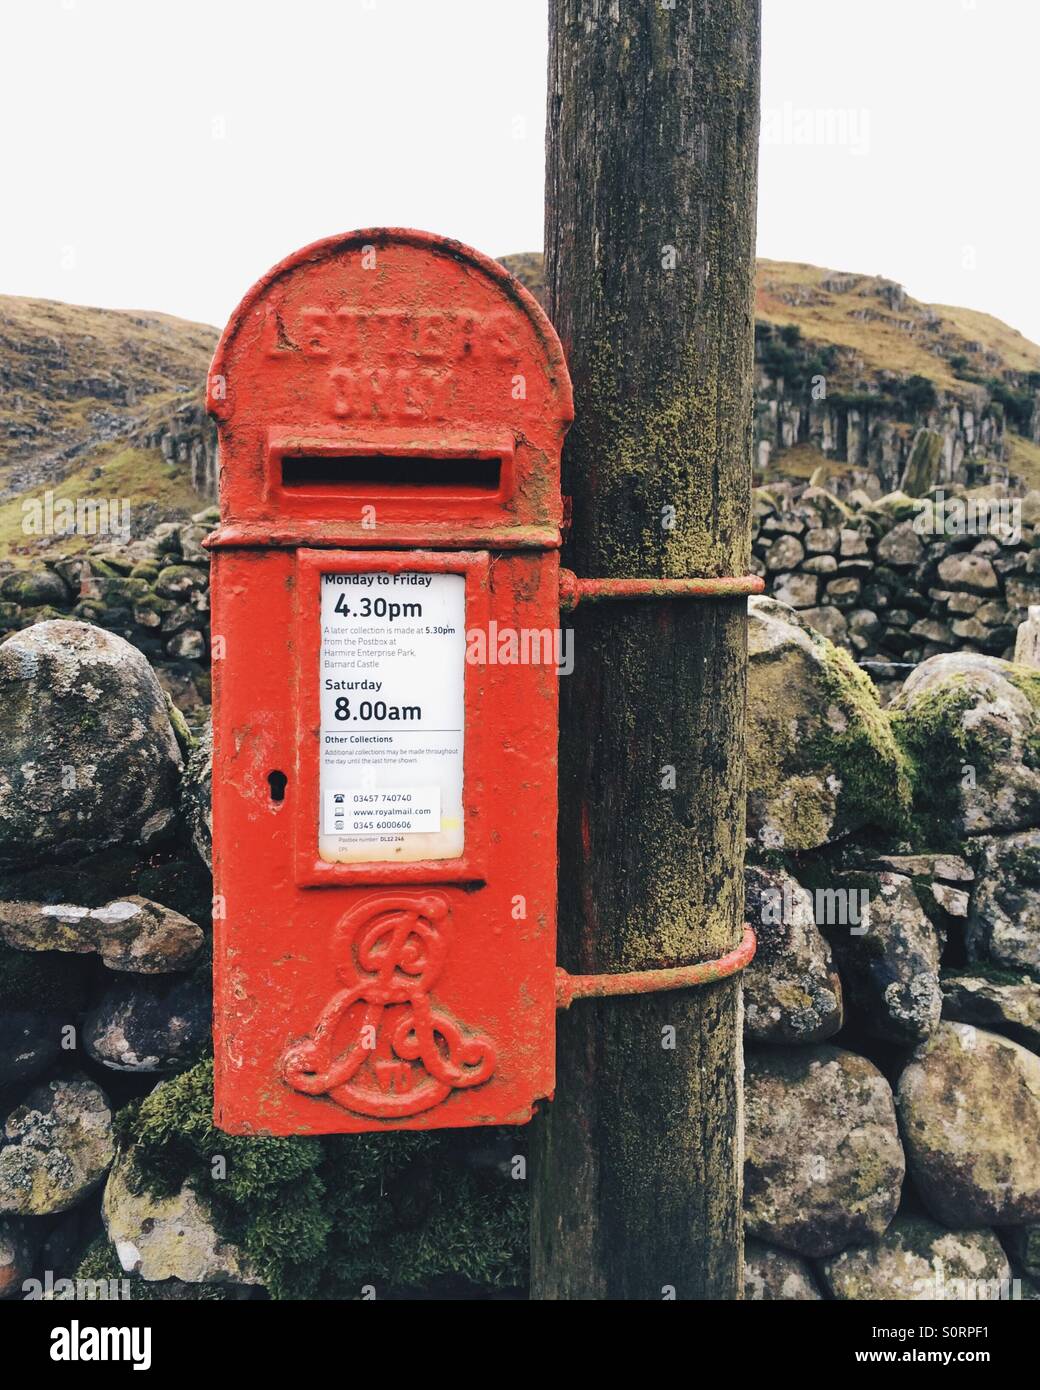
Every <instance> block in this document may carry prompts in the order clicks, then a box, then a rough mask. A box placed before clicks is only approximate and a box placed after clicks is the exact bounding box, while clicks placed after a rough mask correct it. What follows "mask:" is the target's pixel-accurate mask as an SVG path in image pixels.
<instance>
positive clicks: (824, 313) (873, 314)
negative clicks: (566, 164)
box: [502, 252, 1040, 390]
mask: <svg viewBox="0 0 1040 1390" xmlns="http://www.w3.org/2000/svg"><path fill="white" fill-rule="evenodd" d="M502 264H503V265H504V266H506V268H507V269H508V270H510V271H511V272H512V274H513V275H515V276H516V278H517V279H518V280H519V281H520V282H521V284H523V285H526V286H527V288H528V289H529V290H531V291H532V292H533V293H534V294H535V295H537V296H538V297H539V298H541V297H542V295H543V293H544V287H545V278H544V275H543V271H542V257H541V256H540V255H539V254H538V253H537V252H526V253H524V254H522V255H515V256H503V257H502ZM755 279H756V284H755V291H756V293H755V317H756V318H757V319H758V320H759V321H760V322H762V323H768V324H773V325H774V326H776V327H782V326H783V325H785V324H793V325H795V326H796V327H797V328H799V329H800V330H801V333H802V336H803V337H804V338H806V339H808V340H809V341H811V342H815V343H820V344H823V345H829V346H832V347H838V348H846V349H849V350H850V351H852V352H854V353H856V354H857V356H858V357H859V359H860V360H861V362H862V365H863V370H864V372H867V373H869V372H895V373H899V374H906V375H918V376H923V377H927V378H928V379H929V380H930V381H932V382H934V383H935V385H936V386H939V387H943V388H944V389H947V390H956V389H957V388H958V387H962V386H963V385H964V384H965V382H968V383H970V382H971V379H972V377H973V376H977V377H979V378H982V379H985V378H988V377H991V376H1000V375H1001V373H1003V372H1005V371H1011V372H1018V373H1021V374H1023V375H1028V374H1030V373H1037V374H1040V346H1037V344H1036V343H1031V342H1030V341H1029V339H1028V338H1025V337H1023V336H1022V334H1021V333H1019V332H1017V331H1016V330H1015V329H1014V328H1009V327H1008V325H1007V324H1006V323H1001V321H1000V320H999V319H995V318H993V317H992V315H990V314H982V313H979V312H977V311H976V310H975V309H958V308H955V307H951V306H950V305H946V304H922V303H920V302H919V301H918V300H916V299H912V298H911V297H910V295H908V294H907V293H906V291H905V290H903V288H902V287H901V286H900V285H897V284H896V283H895V282H894V281H892V280H885V279H882V278H881V277H880V276H878V275H857V274H854V273H852V272H848V271H838V270H825V269H822V268H821V267H819V266H814V265H799V264H796V263H793V262H788V261H767V260H760V261H759V262H758V269H757V273H756V277H755ZM1038 384H1040V383H1038Z"/></svg>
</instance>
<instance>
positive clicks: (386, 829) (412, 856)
mask: <svg viewBox="0 0 1040 1390" xmlns="http://www.w3.org/2000/svg"><path fill="white" fill-rule="evenodd" d="M465 628H466V581H465V578H464V577H463V576H462V575H461V574H428V573H422V572H419V571H407V572H405V573H402V574H389V573H386V572H383V571H370V572H368V573H351V574H323V575H322V583H321V658H320V662H319V672H318V680H319V690H320V697H321V765H320V806H319V808H318V810H319V826H318V851H319V854H320V855H321V858H322V859H324V860H325V861H326V862H328V863H364V862H379V861H382V862H385V861H399V862H409V861H414V860H417V859H454V858H457V857H458V856H459V855H460V854H461V853H462V851H463V842H464V834H463V816H462V777H463V737H464V732H465V702H464V696H465V672H466V632H465Z"/></svg>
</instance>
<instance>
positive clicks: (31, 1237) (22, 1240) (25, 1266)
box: [0, 1216, 40, 1298]
mask: <svg viewBox="0 0 1040 1390" xmlns="http://www.w3.org/2000/svg"><path fill="white" fill-rule="evenodd" d="M39 1244H40V1233H39V1230H38V1228H37V1227H36V1226H35V1225H34V1224H33V1223H32V1222H31V1221H28V1220H22V1219H21V1218H19V1217H17V1216H0V1298H20V1297H23V1296H24V1291H23V1289H22V1285H23V1283H24V1282H25V1280H26V1279H28V1278H29V1276H30V1275H31V1274H32V1267H33V1260H34V1259H35V1258H36V1251H37V1249H38V1247H39Z"/></svg>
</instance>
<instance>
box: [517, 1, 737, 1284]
mask: <svg viewBox="0 0 1040 1390" xmlns="http://www.w3.org/2000/svg"><path fill="white" fill-rule="evenodd" d="M549 10H550V20H549V23H550V53H549V94H548V128H547V154H548V172H547V192H546V253H547V258H546V271H547V284H548V293H549V309H550V316H551V317H552V318H553V320H554V322H555V324H556V327H557V329H558V331H559V332H560V335H561V337H562V339H563V342H564V347H565V349H566V350H567V353H568V357H569V361H570V367H571V374H572V378H573V381H574V390H575V402H576V409H577V419H576V423H575V425H574V427H573V429H572V431H571V434H570V436H569V439H568V443H567V446H566V448H565V452H564V493H565V494H569V495H570V496H571V497H572V498H573V529H572V531H571V533H570V536H569V539H568V543H567V546H566V548H565V553H564V563H565V564H566V565H568V566H569V567H570V568H571V569H573V570H575V571H576V573H577V574H578V575H580V576H590V577H599V576H603V577H614V576H618V577H620V576H625V575H631V576H636V577H647V578H654V577H661V576H668V577H681V576H686V575H691V576H692V575H722V574H741V573H744V572H745V571H746V569H747V565H748V560H749V542H750V537H749V505H750V479H751V404H752V366H753V361H752V355H753V319H752V291H753V275H754V237H755V185H756V166H757V140H758V101H759V93H758V82H759V11H758V0H676V5H675V8H674V9H664V8H660V7H659V5H657V4H654V3H646V4H628V3H618V0H613V2H612V3H605V2H604V0H600V3H588V0H585V2H584V3H581V0H550V5H549ZM667 508H673V509H674V513H671V514H670V513H668V512H667V511H666V510H665V509H667ZM669 519H674V525H673V526H671V527H670V526H669V525H668V520H669ZM744 609H745V600H743V599H727V600H719V601H705V600H696V601H682V600H678V601H646V602H621V603H618V602H611V603H604V604H598V605H594V606H590V607H589V608H588V610H587V611H586V610H585V609H584V608H579V609H578V611H577V612H576V613H575V614H574V615H573V617H572V622H573V626H574V628H575V637H576V667H575V671H574V674H573V675H572V676H570V677H567V678H565V679H563V680H562V681H561V732H560V793H561V805H560V832H559V846H560V946H559V959H560V964H561V965H562V966H564V967H565V968H566V969H567V970H570V971H572V972H586V971H607V970H638V969H642V968H647V967H652V966H664V965H674V964H681V963H685V962H688V961H693V960H699V959H704V958H707V957H711V956H716V955H721V954H722V953H723V952H725V951H727V950H729V949H731V948H732V947H733V946H734V945H735V944H736V943H737V942H738V941H739V940H740V933H741V921H742V912H743V875H742V867H743V848H744V771H743V768H744V711H745V702H746V623H745V617H744ZM668 768H674V789H669V788H668V786H667V783H668V780H669V777H668V772H667V769H668ZM662 784H665V785H662ZM666 1028H674V1030H675V1047H674V1049H669V1048H667V1047H664V1046H662V1040H663V1036H664V1034H663V1030H664V1029H666ZM741 1070H742V1058H741V1016H740V995H739V985H738V984H737V983H735V982H725V983H721V984H718V985H713V986H710V987H707V988H702V989H696V990H688V991H682V992H674V993H665V994H659V995H654V996H648V997H643V998H632V999H618V1000H591V1001H578V1002H577V1003H576V1004H575V1005H574V1007H573V1008H572V1009H571V1010H570V1011H569V1012H568V1013H567V1014H565V1015H562V1016H561V1017H560V1019H559V1033H558V1057H557V1074H558V1079H557V1093H556V1094H557V1099H556V1100H555V1101H554V1102H553V1104H552V1105H550V1106H547V1107H545V1109H544V1113H543V1114H542V1115H540V1116H539V1117H538V1119H537V1120H536V1122H535V1126H534V1132H533V1135H532V1159H531V1174H532V1181H533V1189H534V1200H533V1209H532V1288H531V1292H532V1297H534V1298H541V1299H552V1298H561V1299H583V1298H584V1299H592V1298H619V1299H660V1298H662V1297H667V1296H669V1292H668V1291H669V1290H670V1289H672V1290H674V1296H675V1297H677V1298H680V1299H731V1298H737V1297H739V1296H740V1293H741V1282H742V1263H743V1260H742V1250H741V1232H740V1228H741V1221H740V1196H741V1183H740V1170H741V1166H742V1153H741V1130H742V1115H741V1082H740V1076H741Z"/></svg>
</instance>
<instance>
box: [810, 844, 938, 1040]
mask: <svg viewBox="0 0 1040 1390" xmlns="http://www.w3.org/2000/svg"><path fill="white" fill-rule="evenodd" d="M835 885H836V888H835V890H834V898H835V900H836V902H837V903H838V905H839V906H841V907H843V908H844V909H845V912H844V915H845V917H846V919H847V920H846V921H844V922H842V921H838V922H834V923H830V924H827V925H826V926H825V930H826V932H827V935H828V938H829V940H830V942H831V945H832V946H833V947H834V954H835V956H836V958H837V962H838V969H839V971H840V973H841V978H842V981H843V982H844V985H845V989H846V997H847V1000H848V1003H849V1007H850V1012H852V1013H853V1014H854V1015H855V1017H856V1019H857V1021H858V1022H859V1023H860V1024H861V1026H862V1027H863V1028H865V1030H866V1031H867V1032H868V1033H870V1034H871V1035H872V1036H873V1037H877V1038H883V1039H885V1040H886V1041H888V1042H897V1043H916V1042H920V1041H921V1039H922V1038H927V1037H928V1036H929V1034H930V1033H932V1032H934V1030H935V1028H936V1027H937V1026H938V1023H939V1018H940V1015H941V1013H942V990H941V989H940V986H939V959H940V945H939V939H938V936H937V934H936V930H935V928H934V927H933V926H932V924H931V922H930V921H929V920H928V918H927V917H926V916H925V914H924V912H923V911H922V909H921V904H920V903H919V902H918V899H917V894H916V893H915V892H914V886H913V883H912V882H911V880H910V879H909V878H905V877H903V876H901V875H899V874H893V873H888V872H887V871H885V870H882V871H881V872H878V873H861V874H841V875H837V876H836V878H835ZM849 904H854V905H855V908H856V910H855V912H854V913H851V912H850V911H849V910H848V905H849ZM853 918H855V920H853Z"/></svg>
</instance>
